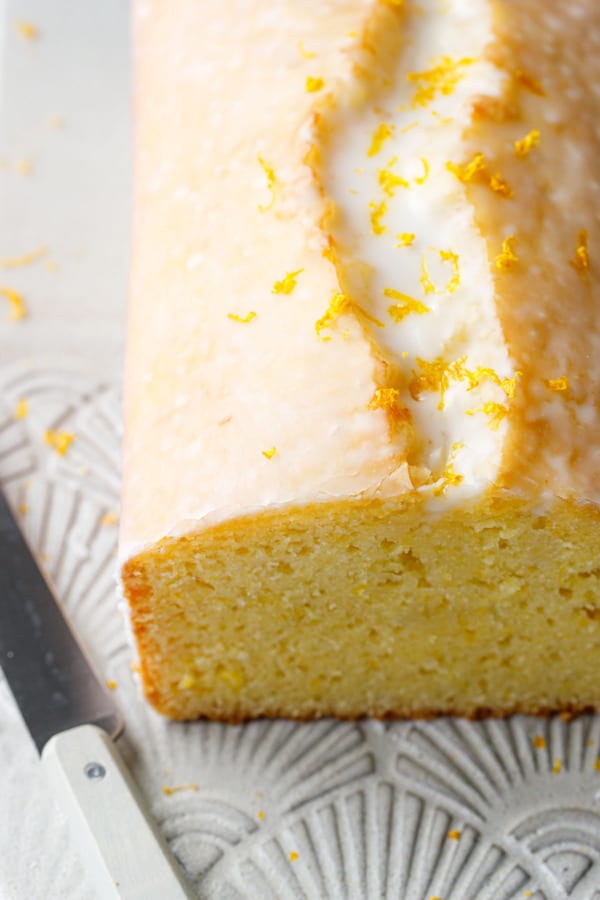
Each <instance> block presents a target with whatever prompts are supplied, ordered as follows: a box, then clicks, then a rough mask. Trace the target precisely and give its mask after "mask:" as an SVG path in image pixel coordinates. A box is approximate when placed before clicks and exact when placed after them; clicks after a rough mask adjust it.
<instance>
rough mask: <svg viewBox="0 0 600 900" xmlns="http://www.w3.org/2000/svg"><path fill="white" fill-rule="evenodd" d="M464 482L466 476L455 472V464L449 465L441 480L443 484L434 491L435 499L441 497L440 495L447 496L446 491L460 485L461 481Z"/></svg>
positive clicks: (438, 485)
mask: <svg viewBox="0 0 600 900" xmlns="http://www.w3.org/2000/svg"><path fill="white" fill-rule="evenodd" d="M463 480H464V475H459V474H458V472H455V471H454V465H453V463H451V462H450V463H448V465H447V466H446V468H445V469H444V473H443V475H442V478H441V483H440V484H437V485H436V486H435V487H434V489H433V494H434V496H435V497H439V496H440V494H445V493H446V489H447V488H449V487H455V486H456V485H457V484H460V483H461V481H463Z"/></svg>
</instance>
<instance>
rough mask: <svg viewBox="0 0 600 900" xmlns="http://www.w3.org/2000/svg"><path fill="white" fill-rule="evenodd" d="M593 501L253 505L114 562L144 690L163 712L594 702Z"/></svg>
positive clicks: (533, 706) (520, 707) (599, 605)
mask: <svg viewBox="0 0 600 900" xmlns="http://www.w3.org/2000/svg"><path fill="white" fill-rule="evenodd" d="M599 527H600V516H599V514H598V511H597V509H596V508H594V507H580V508H578V509H576V510H575V509H574V508H573V506H572V505H571V504H569V503H566V502H565V503H558V504H556V503H553V504H551V505H550V506H548V507H547V508H546V509H543V508H541V507H539V508H538V509H537V510H535V509H532V508H531V507H530V506H528V505H527V504H525V503H523V502H515V501H514V500H511V499H507V498H500V497H496V498H494V499H492V498H488V499H486V500H485V501H479V502H478V503H476V504H474V505H472V506H471V507H469V508H463V509H461V510H460V512H459V511H454V512H448V513H446V514H445V515H443V516H441V517H437V518H435V519H432V518H431V517H430V516H429V515H427V514H426V513H424V510H423V507H422V505H421V504H420V503H418V502H413V503H407V504H405V505H403V506H399V505H398V504H397V503H394V502H385V501H383V502H382V501H369V500H364V501H358V502H356V503H349V504H318V505H315V506H312V507H309V508H304V509H295V510H288V511H287V512H286V513H285V514H283V515H282V514H277V513H265V514H264V515H262V516H257V517H254V518H252V519H250V520H246V521H244V520H238V521H236V522H231V523H227V524H223V525H221V526H219V527H218V528H215V529H214V530H212V531H210V532H207V533H205V534H197V535H189V536H187V537H182V538H178V539H165V540H164V541H163V542H161V543H160V544H159V545H158V546H156V547H155V548H154V549H152V550H151V551H148V552H146V553H143V554H141V555H140V556H138V557H137V558H135V559H132V560H131V561H130V562H129V563H127V564H126V566H125V568H124V583H125V587H126V590H127V594H128V596H129V598H130V603H131V607H132V613H133V625H134V630H135V634H136V639H137V643H138V646H139V648H140V652H141V675H142V680H143V684H144V689H145V691H146V693H147V696H148V697H149V699H150V700H151V701H152V703H153V704H154V705H155V706H156V707H157V709H159V710H160V711H161V712H163V713H165V714H166V715H169V716H172V717H175V718H181V719H186V718H195V717H198V716H207V717H209V718H224V719H227V720H231V721H240V720H243V719H246V718H249V717H256V716H261V715H264V716H274V715H285V716H292V717H297V718H310V717H316V716H327V715H335V716H340V717H358V716H363V715H371V716H411V715H424V714H434V713H435V714H437V713H460V714H462V715H469V716H475V715H478V714H480V713H482V712H494V713H495V714H499V715H503V714H509V713H512V712H525V713H538V712H546V711H548V710H559V709H566V708H572V709H577V708H583V707H587V706H594V705H598V704H600V692H599V687H598V679H597V674H596V669H595V667H590V665H589V660H590V654H593V653H595V648H597V647H598V643H599V641H600V602H599V600H598V598H599V597H600V566H599V564H598V555H597V546H598V539H597V535H598V528H599Z"/></svg>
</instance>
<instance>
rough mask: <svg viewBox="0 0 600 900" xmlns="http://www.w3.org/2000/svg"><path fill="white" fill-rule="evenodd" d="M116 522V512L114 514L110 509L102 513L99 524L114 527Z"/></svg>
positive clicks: (117, 519) (117, 518)
mask: <svg viewBox="0 0 600 900" xmlns="http://www.w3.org/2000/svg"><path fill="white" fill-rule="evenodd" d="M118 521H119V517H118V515H117V514H116V512H114V510H112V509H111V510H109V511H108V512H106V513H104V515H103V516H102V518H101V519H100V524H101V525H104V526H105V527H107V526H109V525H116V524H117V522H118Z"/></svg>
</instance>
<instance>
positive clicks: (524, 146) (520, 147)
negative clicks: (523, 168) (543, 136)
mask: <svg viewBox="0 0 600 900" xmlns="http://www.w3.org/2000/svg"><path fill="white" fill-rule="evenodd" d="M539 143H540V133H539V131H538V130H537V129H536V128H533V129H532V130H531V131H530V132H529V134H526V135H525V137H524V138H522V139H521V140H520V141H515V154H516V155H517V156H518V157H521V158H523V157H525V156H529V154H530V153H531V151H532V150H533V148H534V147H538V146H539Z"/></svg>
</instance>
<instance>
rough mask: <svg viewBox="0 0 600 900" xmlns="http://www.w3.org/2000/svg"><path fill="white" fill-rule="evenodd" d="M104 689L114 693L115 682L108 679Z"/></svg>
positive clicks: (112, 679)
mask: <svg viewBox="0 0 600 900" xmlns="http://www.w3.org/2000/svg"><path fill="white" fill-rule="evenodd" d="M106 687H107V688H108V689H109V691H114V690H116V688H117V682H116V681H115V679H114V678H109V679H108V681H107V682H106Z"/></svg>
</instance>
